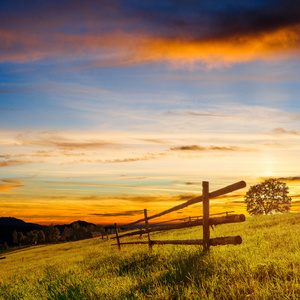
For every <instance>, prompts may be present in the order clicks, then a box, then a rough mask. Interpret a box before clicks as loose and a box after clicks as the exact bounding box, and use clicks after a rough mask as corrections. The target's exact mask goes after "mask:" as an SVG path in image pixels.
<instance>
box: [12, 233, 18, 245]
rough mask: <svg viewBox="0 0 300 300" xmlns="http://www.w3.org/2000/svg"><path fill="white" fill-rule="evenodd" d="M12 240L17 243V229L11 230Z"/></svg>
mask: <svg viewBox="0 0 300 300" xmlns="http://www.w3.org/2000/svg"><path fill="white" fill-rule="evenodd" d="M13 242H14V244H18V232H17V230H14V232H13Z"/></svg>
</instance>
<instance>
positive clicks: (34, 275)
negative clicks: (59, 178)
mask: <svg viewBox="0 0 300 300" xmlns="http://www.w3.org/2000/svg"><path fill="white" fill-rule="evenodd" d="M238 234H239V235H241V236H242V238H243V243H242V244H241V245H238V246H232V245H228V246H216V247H211V251H210V252H209V253H208V254H205V253H203V251H202V247H201V246H182V245H181V246H179V245H178V246H174V245H163V246H153V251H152V252H149V250H148V246H147V245H130V246H123V247H122V249H121V251H119V250H118V249H117V248H116V246H111V244H112V243H114V242H115V241H111V240H110V241H106V240H102V239H91V240H85V241H79V242H71V243H65V244H60V245H48V246H46V245H45V246H35V247H31V248H26V249H23V250H19V251H15V252H10V253H7V254H6V259H5V260H1V261H0V281H1V284H0V299H28V300H29V299H30V300H33V299H39V300H40V299H121V300H122V299H300V282H299V281H300V215H299V214H292V213H289V214H283V215H274V216H259V217H249V218H248V219H247V220H246V222H244V223H239V224H225V225H220V226H217V227H215V228H214V230H213V231H211V235H212V237H217V236H230V235H238ZM151 236H152V238H153V239H193V238H201V237H202V227H195V228H187V229H181V230H176V231H169V232H161V233H159V232H157V233H153V234H151ZM144 239H145V240H146V236H145V238H144ZM130 240H135V239H134V238H133V237H132V238H127V239H124V241H130Z"/></svg>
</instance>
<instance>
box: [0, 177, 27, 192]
mask: <svg viewBox="0 0 300 300" xmlns="http://www.w3.org/2000/svg"><path fill="white" fill-rule="evenodd" d="M22 186H24V184H23V183H22V182H20V181H19V180H13V179H2V180H0V193H12V189H15V188H19V187H22Z"/></svg>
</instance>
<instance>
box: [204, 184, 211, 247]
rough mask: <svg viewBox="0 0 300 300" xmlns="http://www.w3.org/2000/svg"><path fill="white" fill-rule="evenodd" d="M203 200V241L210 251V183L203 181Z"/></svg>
mask: <svg viewBox="0 0 300 300" xmlns="http://www.w3.org/2000/svg"><path fill="white" fill-rule="evenodd" d="M202 201H203V241H204V245H203V246H204V250H205V251H209V238H210V232H209V183H208V181H203V182H202Z"/></svg>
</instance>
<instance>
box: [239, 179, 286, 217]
mask: <svg viewBox="0 0 300 300" xmlns="http://www.w3.org/2000/svg"><path fill="white" fill-rule="evenodd" d="M288 193H289V188H288V186H287V185H286V183H285V182H281V181H279V180H277V179H273V178H270V179H267V180H265V181H264V182H262V183H260V184H257V185H254V186H251V187H250V189H249V191H248V192H247V193H246V196H245V202H246V204H247V211H248V212H249V214H250V215H263V214H265V215H267V214H272V213H273V212H289V211H290V208H291V201H292V199H291V197H289V196H288Z"/></svg>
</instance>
